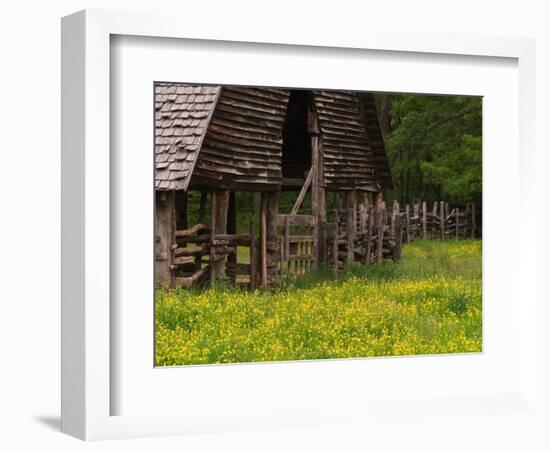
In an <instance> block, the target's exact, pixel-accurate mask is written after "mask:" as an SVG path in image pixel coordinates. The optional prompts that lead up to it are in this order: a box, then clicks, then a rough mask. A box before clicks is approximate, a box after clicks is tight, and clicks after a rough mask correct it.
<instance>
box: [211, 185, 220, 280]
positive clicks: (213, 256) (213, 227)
mask: <svg viewBox="0 0 550 450" xmlns="http://www.w3.org/2000/svg"><path fill="white" fill-rule="evenodd" d="M217 209H218V208H217V195H216V194H215V190H214V189H212V192H211V193H210V261H209V264H210V284H211V285H212V286H213V285H214V284H215V282H216V270H215V268H214V260H215V259H216V250H215V246H214V242H215V240H216V226H217V224H216V219H217V216H218V215H217V214H216V212H217Z"/></svg>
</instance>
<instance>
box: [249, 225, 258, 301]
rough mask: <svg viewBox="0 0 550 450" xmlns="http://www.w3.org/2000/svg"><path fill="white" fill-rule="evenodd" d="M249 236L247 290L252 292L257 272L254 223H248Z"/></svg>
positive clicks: (254, 287)
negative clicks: (248, 281) (248, 282)
mask: <svg viewBox="0 0 550 450" xmlns="http://www.w3.org/2000/svg"><path fill="white" fill-rule="evenodd" d="M249 234H250V284H249V289H250V290H251V291H253V290H254V289H256V273H257V270H258V266H257V264H258V263H257V261H258V254H257V250H256V228H255V225H254V222H250V226H249Z"/></svg>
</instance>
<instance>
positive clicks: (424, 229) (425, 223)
mask: <svg viewBox="0 0 550 450" xmlns="http://www.w3.org/2000/svg"><path fill="white" fill-rule="evenodd" d="M427 216H428V205H426V202H422V239H424V240H426V238H427V234H428V217H427Z"/></svg>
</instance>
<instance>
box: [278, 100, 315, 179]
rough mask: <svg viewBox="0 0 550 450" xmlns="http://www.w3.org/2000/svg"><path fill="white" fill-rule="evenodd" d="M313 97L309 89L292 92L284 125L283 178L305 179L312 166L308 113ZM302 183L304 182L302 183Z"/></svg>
mask: <svg viewBox="0 0 550 450" xmlns="http://www.w3.org/2000/svg"><path fill="white" fill-rule="evenodd" d="M310 105H311V98H310V95H309V93H308V92H307V91H302V90H294V91H291V92H290V98H289V101H288V108H287V111H286V116H285V124H284V126H283V167H282V171H283V178H287V179H289V181H290V179H294V180H296V181H298V180H304V179H305V178H306V176H307V172H308V171H309V169H310V167H311V142H310V136H309V133H308V127H307V123H308V114H309V111H310V109H311V107H310ZM300 184H302V183H300Z"/></svg>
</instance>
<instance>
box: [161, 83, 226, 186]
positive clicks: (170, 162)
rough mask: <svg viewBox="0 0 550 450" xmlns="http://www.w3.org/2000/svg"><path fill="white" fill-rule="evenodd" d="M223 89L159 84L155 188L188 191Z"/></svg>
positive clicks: (218, 87)
mask: <svg viewBox="0 0 550 450" xmlns="http://www.w3.org/2000/svg"><path fill="white" fill-rule="evenodd" d="M220 91H221V88H220V86H205V85H189V84H188V85H184V84H174V83H156V84H155V169H156V171H155V188H156V189H158V190H185V189H187V186H188V185H189V181H190V179H191V174H192V173H193V168H194V166H195V163H196V161H197V158H198V155H199V150H200V148H201V145H202V142H203V140H204V137H205V135H206V130H207V128H208V124H209V123H210V120H211V118H212V113H213V112H214V108H215V105H216V102H217V100H218V96H219V93H220Z"/></svg>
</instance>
